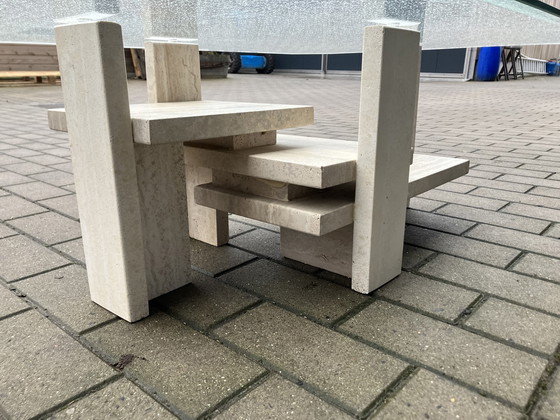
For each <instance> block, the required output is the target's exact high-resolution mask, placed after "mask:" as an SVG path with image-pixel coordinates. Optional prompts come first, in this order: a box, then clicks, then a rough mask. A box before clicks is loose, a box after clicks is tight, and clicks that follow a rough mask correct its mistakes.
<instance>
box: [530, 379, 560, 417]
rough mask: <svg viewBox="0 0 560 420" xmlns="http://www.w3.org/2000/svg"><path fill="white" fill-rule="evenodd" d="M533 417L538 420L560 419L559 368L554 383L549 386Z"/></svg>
mask: <svg viewBox="0 0 560 420" xmlns="http://www.w3.org/2000/svg"><path fill="white" fill-rule="evenodd" d="M533 418H535V419H538V420H559V419H560V373H558V370H557V371H556V375H555V376H554V378H553V379H552V383H551V384H549V386H548V390H547V392H546V394H545V396H544V399H543V400H542V401H540V403H539V404H538V406H537V409H536V410H535V414H534V416H533Z"/></svg>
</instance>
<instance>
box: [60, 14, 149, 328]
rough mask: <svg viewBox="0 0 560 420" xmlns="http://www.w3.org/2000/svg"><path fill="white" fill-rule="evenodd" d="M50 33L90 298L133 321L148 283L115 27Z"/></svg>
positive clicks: (143, 308)
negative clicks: (59, 77) (64, 110)
mask: <svg viewBox="0 0 560 420" xmlns="http://www.w3.org/2000/svg"><path fill="white" fill-rule="evenodd" d="M56 37H57V45H58V57H59V62H60V68H61V73H62V77H63V79H64V83H63V86H62V88H63V93H64V101H65V104H66V108H67V110H68V115H67V122H68V131H69V135H70V144H71V150H72V161H73V167H74V177H75V184H76V194H77V199H78V207H79V212H80V219H81V227H82V233H83V241H84V250H85V255H86V263H87V266H88V281H89V287H90V294H91V298H92V300H93V301H94V302H96V303H97V304H99V305H101V306H103V307H104V308H106V309H108V310H110V311H111V312H113V313H115V314H117V315H118V316H120V317H121V318H124V319H126V320H127V321H136V320H138V319H141V318H143V317H145V316H147V315H148V288H147V283H146V274H145V269H146V265H145V259H144V249H143V243H144V238H143V233H142V220H141V214H140V197H139V194H138V180H137V174H136V162H135V155H134V144H133V142H132V127H131V124H130V113H129V112H130V111H129V105H128V92H127V84H126V73H125V68H124V53H123V44H122V36H121V32H120V27H119V26H118V25H116V24H114V23H108V22H95V23H87V24H78V25H68V26H60V27H58V28H56ZM84 80H88V83H87V85H86V84H84ZM92 103H94V104H95V106H91V104H92Z"/></svg>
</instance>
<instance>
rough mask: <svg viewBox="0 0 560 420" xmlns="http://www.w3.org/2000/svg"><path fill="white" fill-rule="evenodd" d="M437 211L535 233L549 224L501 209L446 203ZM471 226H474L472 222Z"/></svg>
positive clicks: (538, 232)
mask: <svg viewBox="0 0 560 420" xmlns="http://www.w3.org/2000/svg"><path fill="white" fill-rule="evenodd" d="M437 212H438V213H441V214H445V215H448V216H451V217H460V218H463V219H468V220H474V221H475V222H481V223H487V224H490V225H496V226H503V227H507V228H511V229H517V230H523V231H525V232H530V233H536V234H540V233H541V232H542V231H543V230H545V229H546V228H547V227H548V226H549V225H550V222H547V221H544V220H536V219H533V218H530V217H523V216H514V215H511V214H504V212H503V211H500V212H496V211H489V210H482V209H477V208H474V207H467V206H458V205H456V204H448V205H447V206H445V207H442V208H441V209H438V210H437ZM472 226H474V223H473V224H472Z"/></svg>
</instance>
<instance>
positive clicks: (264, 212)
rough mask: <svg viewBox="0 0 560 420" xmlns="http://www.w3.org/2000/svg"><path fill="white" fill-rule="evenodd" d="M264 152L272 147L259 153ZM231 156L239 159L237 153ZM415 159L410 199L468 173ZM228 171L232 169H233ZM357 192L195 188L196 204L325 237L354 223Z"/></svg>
mask: <svg viewBox="0 0 560 420" xmlns="http://www.w3.org/2000/svg"><path fill="white" fill-rule="evenodd" d="M338 143H342V142H338ZM263 148H268V147H262V148H259V149H263ZM197 150H198V149H197ZM230 153H232V154H236V155H238V154H237V153H235V152H230ZM186 154H187V155H188V153H186ZM224 155H227V153H225V154H224ZM414 157H415V159H414V160H415V162H414V164H413V165H411V167H410V173H409V196H410V197H412V196H414V195H417V194H421V193H423V192H424V191H426V190H429V189H431V188H435V187H437V186H438V185H441V184H443V183H445V182H447V181H450V180H452V179H454V177H457V176H460V175H461V174H463V173H466V172H467V171H468V161H465V160H462V159H452V158H445V157H440V156H428V155H415V156H414ZM296 165H297V164H296ZM287 166H288V167H290V165H287ZM224 167H227V168H229V169H231V166H230V165H225V166H224ZM270 172H271V173H272V172H273V171H272V170H271V171H270ZM294 172H295V170H294ZM294 172H292V173H294ZM286 173H289V171H286ZM354 189H355V187H354V185H353V183H351V182H350V183H346V184H343V185H339V186H336V187H332V188H329V189H327V190H324V191H318V192H316V193H314V194H311V195H308V196H306V197H302V198H297V199H294V200H291V201H280V200H275V199H272V198H267V197H262V196H258V195H254V194H250V193H246V192H241V191H235V190H231V189H228V188H224V187H223V186H219V185H215V184H213V183H209V184H202V185H198V186H197V187H195V200H196V202H197V204H200V205H203V206H207V207H211V208H215V209H218V210H222V211H227V212H230V213H234V214H238V215H240V216H245V217H249V218H251V219H256V220H260V221H262V222H266V223H271V224H273V225H277V226H280V227H284V228H288V229H292V230H295V231H298V232H303V233H308V234H310V235H315V236H322V235H326V234H328V233H330V232H333V231H335V230H337V229H340V228H342V227H344V226H348V225H350V224H352V223H353V221H354Z"/></svg>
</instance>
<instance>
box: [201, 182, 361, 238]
mask: <svg viewBox="0 0 560 420" xmlns="http://www.w3.org/2000/svg"><path fill="white" fill-rule="evenodd" d="M342 187H344V186H342ZM334 188H336V191H329V192H318V193H316V194H314V195H312V196H309V197H303V198H300V199H298V200H293V201H289V202H286V201H278V200H273V199H270V198H265V197H259V196H256V195H251V194H246V193H241V192H232V191H231V190H228V189H225V188H222V187H218V186H215V185H213V184H204V185H199V186H197V187H196V188H195V200H196V202H197V203H198V204H202V205H204V206H207V207H211V208H216V209H219V210H223V211H224V212H231V213H234V214H239V215H241V216H246V217H250V218H252V219H257V220H260V221H262V222H267V223H271V224H274V225H278V226H282V227H287V228H290V229H294V230H298V231H301V232H306V233H310V234H312V235H317V236H319V235H324V234H327V233H329V232H332V231H333V230H336V229H340V228H341V227H343V226H346V225H348V224H350V223H352V211H353V207H354V204H353V202H352V195H353V191H352V189H351V188H350V189H349V188H338V187H334Z"/></svg>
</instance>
